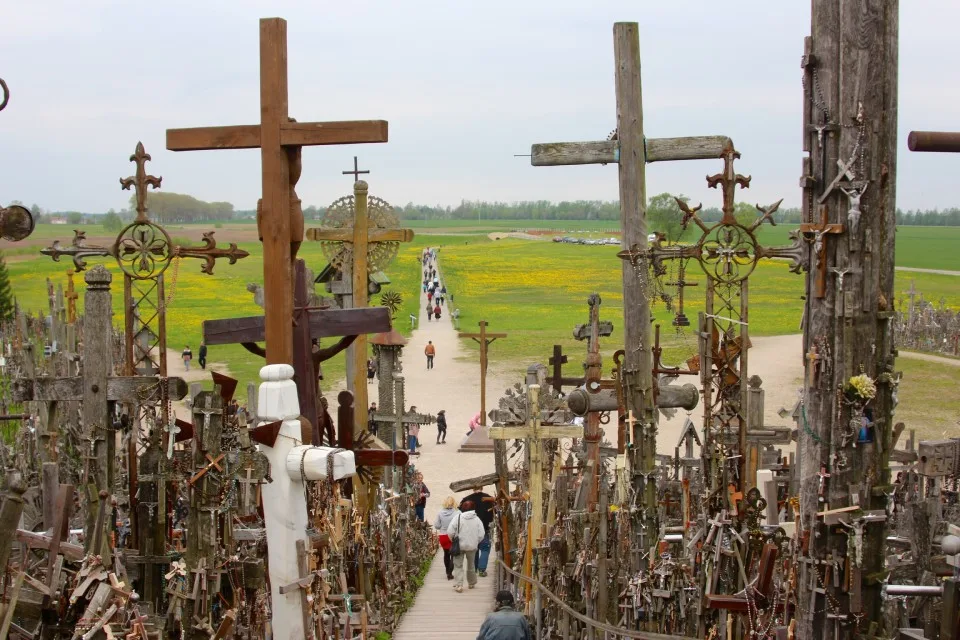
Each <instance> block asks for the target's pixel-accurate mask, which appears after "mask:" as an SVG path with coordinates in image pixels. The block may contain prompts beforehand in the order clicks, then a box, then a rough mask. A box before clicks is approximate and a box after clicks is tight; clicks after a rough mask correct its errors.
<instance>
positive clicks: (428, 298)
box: [427, 289, 433, 303]
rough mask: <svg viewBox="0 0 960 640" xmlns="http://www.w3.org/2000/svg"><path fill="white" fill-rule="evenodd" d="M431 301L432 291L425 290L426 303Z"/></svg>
mask: <svg viewBox="0 0 960 640" xmlns="http://www.w3.org/2000/svg"><path fill="white" fill-rule="evenodd" d="M432 301H433V289H427V302H428V303H429V302H432Z"/></svg>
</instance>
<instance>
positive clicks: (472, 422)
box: [467, 411, 480, 435]
mask: <svg viewBox="0 0 960 640" xmlns="http://www.w3.org/2000/svg"><path fill="white" fill-rule="evenodd" d="M479 426H480V412H479V411H477V415H475V416H473V417H472V418H470V431H467V435H470V434H471V433H473V430H474V429H476V428H477V427H479Z"/></svg>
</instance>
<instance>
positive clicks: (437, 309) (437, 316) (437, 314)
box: [433, 304, 440, 320]
mask: <svg viewBox="0 0 960 640" xmlns="http://www.w3.org/2000/svg"><path fill="white" fill-rule="evenodd" d="M433 317H434V319H436V320H439V319H440V305H439V304H438V305H437V306H435V307H434V308H433Z"/></svg>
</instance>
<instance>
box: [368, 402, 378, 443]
mask: <svg viewBox="0 0 960 640" xmlns="http://www.w3.org/2000/svg"><path fill="white" fill-rule="evenodd" d="M376 412H377V403H376V402H371V403H370V408H369V409H367V431H369V432H370V435H374V436H375V435H377V421H376V420H375V419H374V417H373V415H374V414H375V413H376Z"/></svg>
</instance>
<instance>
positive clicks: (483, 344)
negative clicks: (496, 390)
mask: <svg viewBox="0 0 960 640" xmlns="http://www.w3.org/2000/svg"><path fill="white" fill-rule="evenodd" d="M457 337H458V338H471V339H472V340H473V341H474V342H476V343H477V344H479V345H480V424H481V425H483V426H486V424H487V349H488V348H489V347H490V344H491V343H492V342H493V341H494V340H496V339H497V338H506V337H507V334H505V333H487V321H486V320H481V321H480V332H479V333H458V334H457Z"/></svg>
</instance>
